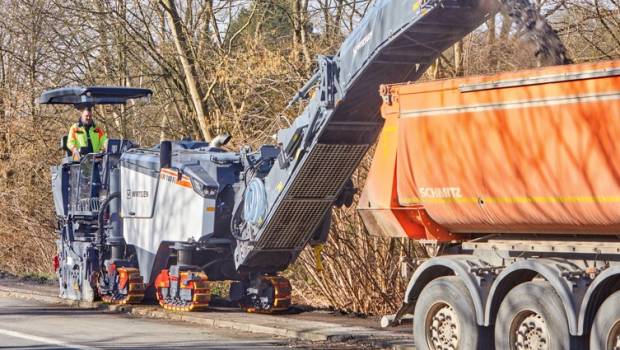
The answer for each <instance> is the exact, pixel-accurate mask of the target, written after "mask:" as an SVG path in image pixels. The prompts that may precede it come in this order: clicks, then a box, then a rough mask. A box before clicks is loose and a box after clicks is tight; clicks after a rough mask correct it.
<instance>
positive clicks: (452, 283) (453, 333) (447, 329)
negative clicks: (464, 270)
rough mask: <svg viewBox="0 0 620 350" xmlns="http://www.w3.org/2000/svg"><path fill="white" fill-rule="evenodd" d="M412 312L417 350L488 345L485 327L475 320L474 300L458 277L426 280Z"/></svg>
mask: <svg viewBox="0 0 620 350" xmlns="http://www.w3.org/2000/svg"><path fill="white" fill-rule="evenodd" d="M413 315H414V316H413V317H414V320H413V334H414V339H415V343H416V349H417V350H440V349H458V350H475V349H489V348H490V347H489V346H487V345H488V344H489V336H488V331H487V330H486V329H484V328H482V327H479V326H478V325H477V324H476V311H475V309H474V303H473V301H472V299H471V297H470V294H469V290H467V287H466V286H465V284H464V283H463V281H461V279H460V278H459V277H456V276H446V277H440V278H437V279H435V280H433V281H431V282H429V283H428V284H427V285H426V287H424V289H423V290H422V293H420V296H419V298H418V300H417V302H416V306H415V311H414V314H413Z"/></svg>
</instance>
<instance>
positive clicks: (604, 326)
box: [590, 291, 620, 350]
mask: <svg viewBox="0 0 620 350" xmlns="http://www.w3.org/2000/svg"><path fill="white" fill-rule="evenodd" d="M619 347H620V291H617V292H615V293H613V294H612V295H610V296H609V297H607V299H605V301H604V302H603V304H602V305H601V306H600V308H599V309H598V311H597V312H596V316H595V317H594V323H593V324H592V331H591V332H590V350H608V349H618V348H619Z"/></svg>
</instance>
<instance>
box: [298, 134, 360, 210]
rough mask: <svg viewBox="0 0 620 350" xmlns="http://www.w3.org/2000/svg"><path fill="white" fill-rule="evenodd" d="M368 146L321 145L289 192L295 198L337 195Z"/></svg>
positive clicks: (313, 153) (320, 197) (313, 150)
mask: <svg viewBox="0 0 620 350" xmlns="http://www.w3.org/2000/svg"><path fill="white" fill-rule="evenodd" d="M367 149H368V145H329V144H318V145H316V146H315V147H314V149H312V151H311V153H310V156H309V158H308V160H307V161H306V163H305V164H304V165H303V169H302V171H301V172H300V173H299V175H298V176H297V178H296V179H295V180H294V183H293V184H292V186H291V189H290V191H289V193H288V196H289V197H292V198H316V199H324V198H325V199H326V198H329V197H331V198H333V197H335V196H336V195H337V194H338V191H340V188H341V187H342V185H343V184H344V182H345V181H346V180H347V179H348V177H349V176H350V175H351V173H352V172H353V170H355V168H356V167H357V165H358V164H359V162H360V161H361V159H362V157H363V156H364V154H366V150H367Z"/></svg>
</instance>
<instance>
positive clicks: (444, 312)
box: [426, 303, 459, 350]
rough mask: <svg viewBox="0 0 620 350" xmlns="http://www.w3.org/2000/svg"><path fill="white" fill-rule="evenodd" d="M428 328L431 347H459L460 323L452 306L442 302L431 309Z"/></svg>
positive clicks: (444, 349) (445, 349) (448, 349)
mask: <svg viewBox="0 0 620 350" xmlns="http://www.w3.org/2000/svg"><path fill="white" fill-rule="evenodd" d="M426 329H427V340H428V343H429V344H428V345H429V347H430V348H431V349H434V350H456V349H458V344H459V323H458V316H457V315H456V312H455V311H454V309H453V308H452V306H450V305H448V304H444V303H442V304H439V305H436V306H435V307H434V308H433V309H431V312H430V313H429V317H428V318H427V327H426Z"/></svg>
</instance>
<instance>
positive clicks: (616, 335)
mask: <svg viewBox="0 0 620 350" xmlns="http://www.w3.org/2000/svg"><path fill="white" fill-rule="evenodd" d="M607 349H608V350H620V322H616V323H615V324H614V325H613V327H611V330H610V331H609V334H608V335H607Z"/></svg>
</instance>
